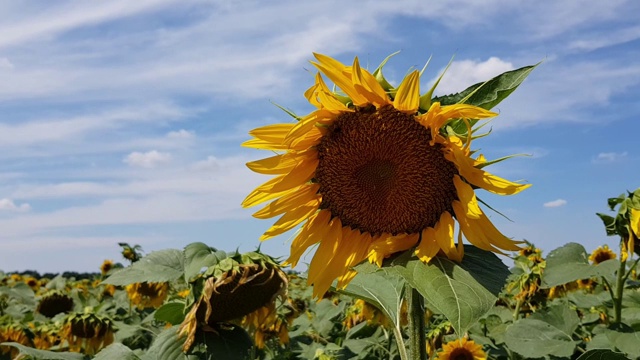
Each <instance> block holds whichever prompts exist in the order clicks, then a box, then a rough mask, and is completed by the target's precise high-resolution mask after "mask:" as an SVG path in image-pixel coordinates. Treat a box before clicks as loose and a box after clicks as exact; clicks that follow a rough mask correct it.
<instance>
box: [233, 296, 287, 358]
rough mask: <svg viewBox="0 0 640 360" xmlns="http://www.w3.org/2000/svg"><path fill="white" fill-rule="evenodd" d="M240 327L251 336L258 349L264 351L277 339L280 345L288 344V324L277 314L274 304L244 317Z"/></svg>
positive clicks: (284, 318)
mask: <svg viewBox="0 0 640 360" xmlns="http://www.w3.org/2000/svg"><path fill="white" fill-rule="evenodd" d="M240 325H241V326H242V327H244V328H246V329H247V330H248V331H249V332H250V333H252V334H253V341H254V343H255V345H256V347H257V348H258V349H264V347H265V342H266V341H268V340H269V339H272V338H278V340H279V342H280V344H281V345H285V344H288V343H289V323H288V321H287V318H286V316H285V315H284V314H278V311H277V310H276V307H275V303H274V302H271V303H270V304H268V305H266V306H263V307H261V308H260V309H258V310H256V311H254V312H252V313H250V314H248V315H246V316H245V317H244V318H242V321H241V322H240Z"/></svg>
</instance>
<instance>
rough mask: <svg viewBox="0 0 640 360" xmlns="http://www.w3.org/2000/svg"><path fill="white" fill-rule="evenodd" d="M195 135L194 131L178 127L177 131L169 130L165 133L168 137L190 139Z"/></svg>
mask: <svg viewBox="0 0 640 360" xmlns="http://www.w3.org/2000/svg"><path fill="white" fill-rule="evenodd" d="M195 136H196V133H195V132H194V131H189V130H185V129H180V130H177V131H170V132H168V133H167V137H168V138H170V139H191V138H193V137H195Z"/></svg>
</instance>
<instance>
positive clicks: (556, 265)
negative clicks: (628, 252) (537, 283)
mask: <svg viewBox="0 0 640 360" xmlns="http://www.w3.org/2000/svg"><path fill="white" fill-rule="evenodd" d="M588 258H589V257H588V255H587V251H586V250H585V249H584V246H582V245H580V244H577V243H568V244H566V245H564V246H562V247H560V248H558V249H555V250H553V251H551V252H550V253H549V255H548V256H547V258H546V261H547V265H546V268H545V271H544V273H543V274H542V288H551V287H553V286H558V285H563V284H566V283H570V282H573V281H576V280H580V279H588V278H591V277H594V276H609V275H611V274H613V273H614V272H615V271H616V270H617V269H618V266H619V262H618V261H617V260H607V261H604V262H602V263H600V264H598V265H596V266H594V265H590V264H589V260H588Z"/></svg>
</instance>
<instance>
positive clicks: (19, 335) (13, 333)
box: [0, 324, 33, 359]
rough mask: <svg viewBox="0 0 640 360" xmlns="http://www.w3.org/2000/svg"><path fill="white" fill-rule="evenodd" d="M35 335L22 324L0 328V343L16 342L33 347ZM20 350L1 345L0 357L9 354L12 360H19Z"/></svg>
mask: <svg viewBox="0 0 640 360" xmlns="http://www.w3.org/2000/svg"><path fill="white" fill-rule="evenodd" d="M32 337H33V334H32V333H31V331H29V329H28V328H26V327H24V326H23V325H21V324H10V325H4V326H0V343H3V342H15V343H18V344H22V345H25V346H33V342H32V340H31V339H32ZM19 353H20V350H18V349H17V348H15V347H13V346H5V345H0V355H2V354H8V355H9V358H10V359H17V356H18V354H19Z"/></svg>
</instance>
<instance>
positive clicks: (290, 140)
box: [243, 54, 528, 296]
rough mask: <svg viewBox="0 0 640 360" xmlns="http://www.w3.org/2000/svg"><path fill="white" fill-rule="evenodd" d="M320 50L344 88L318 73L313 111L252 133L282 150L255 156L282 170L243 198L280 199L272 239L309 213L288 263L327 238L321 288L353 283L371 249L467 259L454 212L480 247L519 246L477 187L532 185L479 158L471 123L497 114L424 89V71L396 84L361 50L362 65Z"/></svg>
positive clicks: (262, 144) (318, 257)
mask: <svg viewBox="0 0 640 360" xmlns="http://www.w3.org/2000/svg"><path fill="white" fill-rule="evenodd" d="M316 59H317V62H313V63H312V64H313V65H314V66H315V67H316V68H317V69H318V70H319V71H320V73H321V74H323V75H325V76H326V77H327V78H329V79H330V80H331V81H332V82H333V83H334V84H335V85H336V86H337V87H339V88H340V89H341V90H342V93H336V92H334V91H332V90H330V88H329V87H328V86H327V84H326V83H325V81H324V80H323V78H322V76H321V74H320V73H318V75H317V76H316V80H315V84H314V85H313V86H312V87H311V88H309V90H307V91H306V92H305V96H306V97H307V99H308V100H309V102H310V103H311V104H313V105H314V106H315V107H316V110H315V111H313V112H311V113H310V114H308V115H306V116H304V117H296V120H297V122H294V123H284V124H274V125H268V126H264V127H261V128H258V129H255V130H253V131H251V132H250V134H251V135H252V136H253V137H254V139H252V140H249V141H246V142H245V143H244V144H243V145H244V146H246V147H252V148H258V149H265V150H272V151H276V152H278V154H277V155H275V156H272V157H269V158H266V159H262V160H258V161H253V162H250V163H248V164H247V166H248V167H249V168H250V169H251V170H253V171H255V172H258V173H262V174H268V175H276V177H275V178H273V179H271V180H269V181H267V182H266V183H264V184H263V185H261V186H259V187H258V188H256V189H255V190H254V191H253V192H252V193H250V194H249V196H247V198H246V199H245V200H244V202H243V206H245V207H251V206H255V205H257V204H260V203H263V202H266V201H271V202H270V203H269V204H268V205H266V206H265V207H264V208H263V209H261V210H259V211H258V212H256V213H255V214H254V216H255V217H257V218H261V219H262V218H271V217H275V216H281V217H280V219H278V220H277V221H276V222H275V224H274V225H273V226H272V227H271V228H270V229H268V230H267V231H266V232H265V234H264V235H263V236H262V238H261V239H262V240H264V239H268V238H271V237H273V236H276V235H279V234H282V233H283V232H285V231H288V230H291V229H293V228H295V227H296V226H298V225H299V224H301V223H304V224H303V225H302V227H301V229H300V231H299V232H298V233H297V235H296V237H295V239H294V240H293V242H292V245H291V254H290V257H289V259H288V260H287V263H288V264H291V265H293V266H295V264H296V263H297V262H298V261H299V259H300V257H301V256H302V254H303V253H304V252H305V251H306V250H307V249H308V248H309V247H310V246H312V245H315V244H317V243H319V246H318V248H317V250H316V253H315V256H314V258H313V260H312V261H311V264H310V266H309V274H308V281H309V283H310V284H314V295H315V296H319V295H321V294H322V293H324V292H325V291H326V290H327V289H328V288H329V286H330V285H331V283H332V281H333V280H334V279H338V287H342V286H345V285H346V284H347V283H348V281H349V280H350V279H351V278H352V277H353V276H354V275H355V273H354V272H353V271H352V270H351V267H353V266H354V265H356V264H358V263H359V262H361V261H362V260H364V259H367V258H368V259H369V261H371V262H373V263H376V264H378V265H381V264H382V261H383V259H384V258H385V257H387V256H389V255H391V254H393V253H396V252H399V251H404V250H408V249H411V248H413V247H415V248H416V250H415V253H416V255H417V256H418V257H419V258H420V259H421V260H423V261H425V262H429V261H430V260H431V259H432V258H433V257H434V256H436V255H437V254H439V253H440V254H442V255H444V256H447V257H448V258H450V259H453V260H455V261H461V259H462V256H463V247H462V239H461V237H460V236H459V239H458V240H459V241H458V246H456V244H455V242H454V240H455V235H454V232H455V231H454V224H455V220H457V222H458V224H459V226H460V230H461V234H464V235H465V237H466V238H467V240H469V241H470V242H471V243H473V244H474V245H476V246H478V247H479V248H482V249H484V250H489V251H494V252H501V251H502V250H507V251H511V250H518V249H519V247H518V246H517V244H518V242H515V241H512V240H510V239H508V238H507V237H505V236H504V235H502V234H501V233H500V232H499V231H498V230H497V229H496V228H495V227H494V226H493V225H492V223H491V222H490V221H489V219H488V218H487V216H486V215H485V214H484V212H483V211H482V210H481V209H480V207H479V205H478V200H477V198H476V194H475V192H474V189H478V188H480V189H485V190H488V191H490V192H493V193H496V194H501V195H511V194H515V193H517V192H519V191H521V190H523V189H525V188H526V187H528V185H524V184H518V183H513V182H510V181H507V180H504V179H502V178H499V177H496V176H494V175H492V174H490V173H488V172H486V171H485V170H484V167H485V166H486V165H488V163H487V161H486V159H485V158H484V157H483V156H482V155H477V156H475V157H472V156H473V155H474V152H473V151H471V150H470V145H471V140H472V139H473V138H474V135H473V132H474V131H475V130H473V129H472V126H473V125H474V124H475V123H476V122H477V121H478V120H479V119H486V118H490V117H493V116H495V115H496V114H495V113H493V112H490V111H488V110H485V109H482V108H479V107H475V106H471V105H466V104H451V105H441V104H440V103H439V102H433V103H431V94H432V92H433V88H432V89H431V90H430V91H429V92H427V93H426V94H425V95H423V96H421V95H420V72H418V71H413V72H411V73H409V74H408V75H407V76H406V77H405V78H404V80H403V81H402V83H401V84H400V85H399V86H398V87H397V88H393V87H392V86H391V85H390V84H389V83H388V82H387V81H386V79H384V77H383V76H382V73H381V70H380V68H378V69H377V70H376V71H375V72H374V73H370V72H369V71H367V70H365V69H362V68H361V67H360V65H359V62H358V59H357V58H356V59H355V60H354V62H353V65H352V66H346V65H344V64H342V63H340V62H338V61H337V60H334V59H332V58H330V57H328V56H325V55H320V54H316ZM385 62H386V60H385ZM453 125H456V126H455V128H456V129H458V130H457V131H454V130H453V127H452V126H453ZM461 234H460V235H461Z"/></svg>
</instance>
